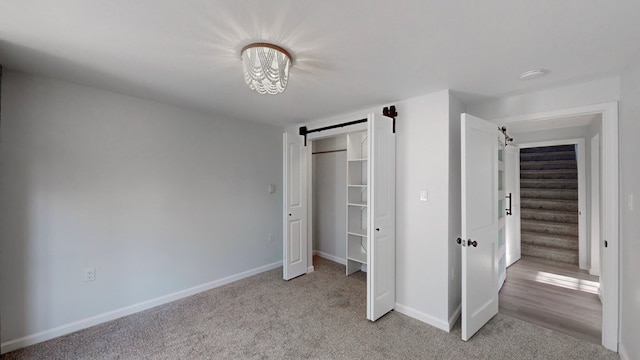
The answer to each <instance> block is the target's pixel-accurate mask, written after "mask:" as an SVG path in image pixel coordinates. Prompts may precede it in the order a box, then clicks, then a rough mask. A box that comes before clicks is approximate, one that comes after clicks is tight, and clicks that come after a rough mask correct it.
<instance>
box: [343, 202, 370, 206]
mask: <svg viewBox="0 0 640 360" xmlns="http://www.w3.org/2000/svg"><path fill="white" fill-rule="evenodd" d="M347 205H348V206H359V207H367V204H366V203H355V202H350V203H347Z"/></svg>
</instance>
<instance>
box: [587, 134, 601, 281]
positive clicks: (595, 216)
mask: <svg viewBox="0 0 640 360" xmlns="http://www.w3.org/2000/svg"><path fill="white" fill-rule="evenodd" d="M589 152H590V154H591V166H589V169H590V174H589V177H590V183H591V186H590V187H591V189H590V191H591V204H590V208H589V215H590V217H591V218H590V219H589V223H590V224H589V225H590V228H589V245H590V248H591V249H590V251H589V257H590V258H591V261H590V262H589V274H591V275H595V276H600V252H601V251H600V222H601V219H600V214H601V211H600V174H601V171H600V168H601V166H600V134H599V133H598V134H596V135H595V136H593V137H592V138H591V141H590V144H589Z"/></svg>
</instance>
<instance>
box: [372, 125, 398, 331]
mask: <svg viewBox="0 0 640 360" xmlns="http://www.w3.org/2000/svg"><path fill="white" fill-rule="evenodd" d="M368 132H369V162H370V164H369V187H370V191H369V195H368V196H369V199H368V203H369V211H370V213H369V214H370V216H369V225H368V231H367V232H368V236H367V242H368V244H367V248H368V249H369V251H368V252H367V264H368V271H367V319H369V320H371V321H375V320H377V319H378V318H380V317H381V316H383V315H384V314H386V313H388V312H389V311H391V310H393V308H394V307H395V302H396V273H395V269H396V251H395V249H396V208H395V204H396V197H395V196H396V193H395V189H396V138H395V134H394V133H393V120H391V119H390V118H386V117H382V116H381V115H376V114H372V115H370V116H369V121H368Z"/></svg>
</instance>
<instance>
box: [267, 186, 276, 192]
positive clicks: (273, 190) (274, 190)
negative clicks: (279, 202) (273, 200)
mask: <svg viewBox="0 0 640 360" xmlns="http://www.w3.org/2000/svg"><path fill="white" fill-rule="evenodd" d="M268 191H269V194H273V193H274V192H276V186H275V185H273V184H269V187H268Z"/></svg>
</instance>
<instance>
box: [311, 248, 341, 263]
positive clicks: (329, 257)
mask: <svg viewBox="0 0 640 360" xmlns="http://www.w3.org/2000/svg"><path fill="white" fill-rule="evenodd" d="M313 255H318V256H320V257H321V258H323V259H327V260H331V261H333V262H337V263H338V264H342V265H346V264H347V259H343V258H339V257H337V256H335V255H331V254H327V253H325V252H322V251H319V250H313Z"/></svg>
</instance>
